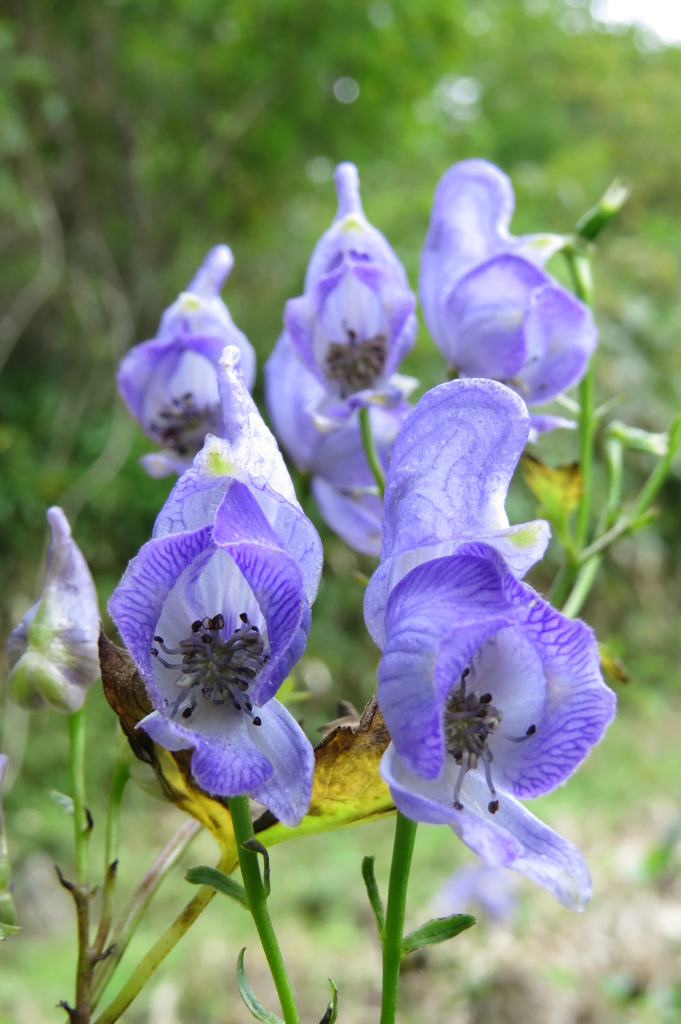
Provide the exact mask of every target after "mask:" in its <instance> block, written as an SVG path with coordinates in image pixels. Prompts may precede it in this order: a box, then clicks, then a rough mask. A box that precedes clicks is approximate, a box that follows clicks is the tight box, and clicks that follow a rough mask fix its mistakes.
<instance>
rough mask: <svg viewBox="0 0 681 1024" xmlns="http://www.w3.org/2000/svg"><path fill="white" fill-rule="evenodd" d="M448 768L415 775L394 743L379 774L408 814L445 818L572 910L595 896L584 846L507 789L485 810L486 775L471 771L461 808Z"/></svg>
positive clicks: (484, 853) (475, 845)
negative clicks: (426, 776)
mask: <svg viewBox="0 0 681 1024" xmlns="http://www.w3.org/2000/svg"><path fill="white" fill-rule="evenodd" d="M457 770H458V769H457V767H456V765H453V770H452V769H451V768H449V769H448V770H446V771H445V772H443V773H442V775H440V776H439V777H438V778H437V779H433V780H426V779H422V778H419V776H417V775H413V774H411V773H410V772H409V770H408V769H407V766H406V765H405V763H404V762H403V760H402V759H401V758H400V756H399V754H398V753H397V751H396V750H395V746H394V744H391V745H390V746H389V747H388V749H387V750H386V752H385V754H384V755H383V758H382V760H381V775H382V776H383V778H384V779H385V781H386V782H387V783H388V785H389V787H390V793H391V795H392V798H393V800H394V801H395V804H396V806H397V808H398V810H400V811H401V812H402V814H404V815H406V816H407V817H408V818H412V819H413V820H415V821H425V822H430V823H433V824H447V825H449V826H450V827H451V828H452V829H453V831H454V832H456V834H457V835H458V836H459V838H460V839H462V840H463V842H464V843H466V845H467V846H469V847H470V848H471V849H472V850H473V851H474V852H475V853H477V854H478V855H479V856H480V857H481V858H482V859H483V860H484V861H485V862H486V863H487V864H491V865H494V866H497V867H507V868H513V869H515V870H516V871H520V872H521V873H522V874H524V875H527V877H528V878H531V879H532V881H533V882H536V883H537V884H538V885H541V886H543V888H545V889H547V890H548V891H549V892H550V893H551V894H552V895H553V896H554V897H555V898H556V899H557V900H558V902H559V903H562V904H563V906H565V907H567V908H568V909H569V910H583V909H584V907H585V906H586V904H587V902H588V900H589V899H590V897H591V878H590V876H589V871H588V868H587V866H586V864H585V863H584V858H583V857H582V855H581V853H580V851H579V850H578V849H577V847H576V846H574V845H573V844H572V843H570V842H568V840H566V839H564V838H563V837H562V836H560V835H559V834H558V833H557V832H554V831H553V829H550V828H549V827H548V826H547V825H545V824H544V823H543V822H541V821H540V820H539V819H538V818H536V817H535V816H534V815H533V814H530V812H529V811H527V810H526V809H525V808H524V807H523V805H522V804H520V803H518V801H516V800H514V799H513V797H510V796H506V795H504V796H503V797H502V798H501V799H500V801H499V809H498V810H497V812H496V814H494V815H492V814H490V813H489V811H488V810H487V804H488V802H489V795H490V794H489V790H488V789H487V788H486V785H485V782H484V779H478V778H475V775H476V773H471V772H469V773H468V775H467V776H466V781H465V783H464V788H463V789H462V797H461V798H462V800H463V802H464V807H463V810H461V811H457V810H456V809H455V808H454V806H453V790H454V775H455V773H456V771H457Z"/></svg>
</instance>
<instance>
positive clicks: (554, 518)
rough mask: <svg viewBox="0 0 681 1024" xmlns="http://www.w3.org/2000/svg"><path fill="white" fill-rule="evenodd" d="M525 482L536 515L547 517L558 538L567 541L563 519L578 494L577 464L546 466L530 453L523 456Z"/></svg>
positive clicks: (576, 503) (576, 501) (574, 504)
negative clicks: (532, 495)
mask: <svg viewBox="0 0 681 1024" xmlns="http://www.w3.org/2000/svg"><path fill="white" fill-rule="evenodd" d="M522 467H523V476H524V477H525V482H526V483H527V486H528V487H529V488H530V490H531V491H532V493H533V494H534V496H535V497H536V498H537V499H538V501H539V509H538V514H539V515H540V516H543V517H544V518H546V519H548V521H549V522H550V523H551V526H552V527H553V529H554V532H555V533H556V534H557V536H558V537H559V539H560V540H562V541H563V542H565V541H566V540H567V522H568V518H569V516H570V513H571V512H573V511H574V509H575V508H577V505H578V504H579V502H580V499H581V497H582V471H581V469H580V468H579V463H577V462H572V463H570V464H569V465H566V466H556V467H555V469H554V468H552V467H551V466H547V465H546V464H545V463H543V462H542V461H541V459H537V458H535V456H534V455H523V461H522Z"/></svg>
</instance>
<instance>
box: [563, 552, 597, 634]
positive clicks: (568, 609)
mask: <svg viewBox="0 0 681 1024" xmlns="http://www.w3.org/2000/svg"><path fill="white" fill-rule="evenodd" d="M602 560H603V556H602V555H594V556H593V558H590V559H589V561H588V562H586V564H585V565H584V566H583V567H582V568H581V569H580V571H579V573H578V575H577V579H576V581H575V585H574V587H573V588H572V593H571V594H570V596H569V598H568V599H567V601H566V602H565V605H564V606H563V608H562V609H561V611H562V612H563V615H565V616H566V618H568V619H574V618H575V616H577V615H579V613H580V611H581V610H582V605H583V604H584V602H585V601H586V599H587V597H588V596H589V591H590V590H591V587H592V586H593V583H594V580H595V579H596V575H597V574H598V570H599V569H600V566H601V562H602Z"/></svg>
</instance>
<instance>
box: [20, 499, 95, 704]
mask: <svg viewBox="0 0 681 1024" xmlns="http://www.w3.org/2000/svg"><path fill="white" fill-rule="evenodd" d="M47 521H48V523H49V525H50V532H51V539H50V547H49V550H48V552H47V571H46V573H45V583H44V585H43V589H42V592H41V594H40V597H39V598H38V600H37V601H36V603H35V604H34V605H33V607H32V608H30V609H29V611H28V612H26V615H24V617H23V619H22V620H21V622H20V623H19V624H18V625H17V626H16V627H15V628H14V629H13V630H12V632H11V633H10V636H9V640H8V641H7V657H8V660H9V664H10V668H11V671H10V675H9V686H10V693H11V696H12V698H13V700H15V701H16V703H17V704H19V705H21V707H24V708H27V709H28V710H38V709H40V708H44V707H52V708H56V709H57V710H58V711H66V712H73V711H77V710H78V709H79V708H80V706H81V705H82V703H83V701H84V700H85V694H86V692H87V689H88V687H89V686H90V685H91V684H92V683H94V681H95V680H96V679H97V678H99V657H98V653H97V638H98V636H99V609H98V606H97V594H96V591H95V585H94V583H93V581H92V576H91V575H90V570H89V569H88V567H87V563H86V561H85V559H84V557H83V554H82V552H81V551H80V548H79V547H78V546H77V544H76V543H75V541H74V540H73V538H72V536H71V527H70V526H69V524H68V520H67V518H66V516H65V515H64V512H63V511H62V509H60V508H58V507H56V506H54V507H53V508H50V509H48V511H47Z"/></svg>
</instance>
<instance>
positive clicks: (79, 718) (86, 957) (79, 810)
mask: <svg viewBox="0 0 681 1024" xmlns="http://www.w3.org/2000/svg"><path fill="white" fill-rule="evenodd" d="M69 750H70V761H71V789H72V797H73V834H74V840H75V853H76V879H77V880H76V884H75V885H74V884H72V883H66V888H68V889H69V890H70V892H71V895H72V896H73V900H74V903H75V905H76V917H77V922H78V963H77V966H76V1008H75V1010H72V1011H70V1014H71V1019H72V1020H73V1021H74V1022H75V1024H88V1022H89V1020H90V1009H91V1007H90V995H91V986H92V959H91V956H90V887H89V882H88V840H89V838H90V823H89V820H88V816H87V812H86V810H85V704H83V706H82V707H81V708H80V709H79V710H78V711H74V712H73V714H71V715H69ZM60 877H61V876H60Z"/></svg>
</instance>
